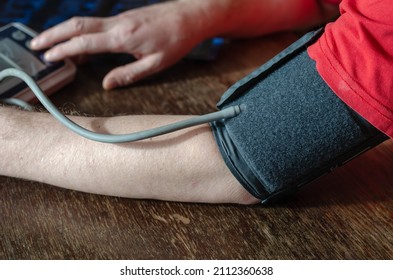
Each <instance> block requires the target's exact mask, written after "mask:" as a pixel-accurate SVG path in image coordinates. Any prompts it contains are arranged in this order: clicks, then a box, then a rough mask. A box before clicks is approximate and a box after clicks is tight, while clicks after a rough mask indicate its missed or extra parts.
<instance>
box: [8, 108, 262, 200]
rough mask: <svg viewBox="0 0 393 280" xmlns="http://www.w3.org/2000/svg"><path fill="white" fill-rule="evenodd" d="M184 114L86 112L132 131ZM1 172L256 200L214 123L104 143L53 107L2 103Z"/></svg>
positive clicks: (111, 190) (129, 192)
mask: <svg viewBox="0 0 393 280" xmlns="http://www.w3.org/2000/svg"><path fill="white" fill-rule="evenodd" d="M181 118H184V117H180V116H160V117H154V116H126V117H116V118H82V117H76V118H75V120H76V122H78V123H80V124H81V125H82V126H85V127H87V128H90V129H93V130H96V131H101V132H106V133H125V132H130V131H136V130H141V129H146V128H150V127H155V126H158V125H162V124H166V123H169V122H173V121H176V120H179V119H181ZM0 124H1V127H2V129H1V132H0V142H1V146H2V149H1V151H0V157H1V159H2V160H1V163H0V173H1V174H2V175H6V176H11V177H19V178H24V179H28V180H34V181H40V182H45V183H48V184H52V185H56V186H60V187H64V188H69V189H75V190H79V191H84V192H91V193H98V194H106V195H114V196H122V197H131V198H148V199H161V200H172V201H173V200H175V201H190V202H194V201H195V202H216V203H217V202H233V203H236V202H237V203H251V202H256V199H254V198H252V197H251V196H250V195H249V194H248V193H246V192H245V191H244V189H243V188H242V187H241V186H239V184H238V183H237V181H236V180H235V179H234V178H233V176H232V175H231V174H230V172H229V171H228V170H227V168H226V166H225V164H224V163H223V161H222V159H221V156H220V154H219V152H218V150H217V148H216V145H215V142H214V139H213V136H212V133H211V131H210V128H209V126H207V125H206V126H200V127H198V128H193V129H188V130H185V131H182V132H177V133H173V134H170V135H167V136H161V137H158V138H155V139H148V140H145V141H142V142H138V143H128V144H118V145H115V144H103V143H97V142H92V141H90V140H86V139H84V138H82V137H80V136H78V135H75V134H74V133H73V132H70V131H68V130H67V129H66V128H64V127H63V126H62V125H60V124H59V123H57V121H56V120H54V119H53V118H52V117H51V116H50V115H48V114H45V113H28V112H23V111H19V110H14V109H9V108H0Z"/></svg>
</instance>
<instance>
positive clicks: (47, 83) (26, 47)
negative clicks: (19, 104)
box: [0, 23, 76, 102]
mask: <svg viewBox="0 0 393 280" xmlns="http://www.w3.org/2000/svg"><path fill="white" fill-rule="evenodd" d="M36 35H37V33H36V32H34V31H33V30H31V29H29V28H28V27H26V26H24V25H22V24H20V23H11V24H8V25H6V26H4V27H1V28H0V71H2V70H4V69H7V68H16V69H19V70H22V71H24V72H26V73H27V74H28V75H30V76H31V77H32V78H33V79H34V80H35V81H36V82H37V83H38V85H39V86H40V88H41V89H42V91H43V92H44V93H45V94H46V95H49V94H51V93H53V92H55V91H56V90H58V89H60V88H61V87H63V86H65V85H66V84H67V83H70V82H71V81H72V80H73V79H74V76H75V72H76V67H75V65H74V64H73V63H72V62H71V61H70V60H64V61H61V62H55V63H52V62H46V61H45V60H44V59H43V53H44V52H43V51H33V50H31V49H30V41H31V39H33V37H35V36H36ZM5 98H18V99H20V100H23V101H26V102H32V101H34V100H36V98H35V95H34V94H33V93H32V91H31V90H30V89H29V88H28V87H27V85H26V84H25V83H24V82H23V81H21V80H20V79H16V78H14V77H9V78H6V79H4V80H2V81H1V82H0V99H5Z"/></svg>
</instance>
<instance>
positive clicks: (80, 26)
mask: <svg viewBox="0 0 393 280" xmlns="http://www.w3.org/2000/svg"><path fill="white" fill-rule="evenodd" d="M70 23H71V26H72V28H73V29H74V30H75V31H76V32H77V33H82V32H83V31H84V30H85V26H86V20H85V19H84V18H82V17H73V18H72V19H71V20H70Z"/></svg>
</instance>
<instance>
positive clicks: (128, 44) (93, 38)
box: [31, 0, 337, 89]
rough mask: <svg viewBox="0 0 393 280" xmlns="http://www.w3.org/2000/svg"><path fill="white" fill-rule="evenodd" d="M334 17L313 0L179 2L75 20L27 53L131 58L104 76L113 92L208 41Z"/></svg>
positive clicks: (57, 28)
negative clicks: (40, 52)
mask: <svg viewBox="0 0 393 280" xmlns="http://www.w3.org/2000/svg"><path fill="white" fill-rule="evenodd" d="M336 13H337V7H335V6H331V5H329V4H321V3H319V2H318V1H315V0H270V1H260V0H242V1H238V0H215V1H211V0H198V1H193V0H178V1H172V2H169V3H163V4H158V5H152V6H148V7H144V8H140V9H136V10H130V11H127V12H124V13H122V14H119V15H116V16H113V17H108V18H81V17H75V18H72V19H70V20H68V21H66V22H64V23H61V24H59V25H57V26H55V27H53V28H51V29H49V30H47V31H45V32H43V33H42V34H40V35H39V36H38V37H37V38H36V39H35V40H33V41H32V43H31V47H32V48H33V49H35V50H39V49H45V48H50V47H51V48H50V50H49V51H47V53H46V56H45V57H46V59H47V60H48V61H57V60H61V59H64V58H66V57H77V56H80V55H88V54H94V53H103V52H113V53H129V54H132V55H133V56H134V57H135V58H137V61H136V62H133V63H130V64H128V65H124V66H122V67H118V68H116V69H113V70H112V71H110V72H109V73H108V74H107V75H106V76H105V78H104V80H103V83H102V84H103V87H104V88H105V89H112V88H115V87H119V86H126V85H130V84H132V83H133V82H135V81H137V80H140V79H142V78H144V77H146V76H149V75H152V74H154V73H156V72H158V71H161V70H163V69H165V68H167V67H169V66H171V65H173V64H174V63H176V62H177V61H179V60H180V59H181V58H182V57H183V56H184V55H186V54H187V53H188V52H189V51H190V50H191V49H192V48H193V47H195V46H196V45H197V44H198V43H199V42H201V41H203V40H205V39H207V38H211V37H214V36H224V37H255V36H260V35H264V34H268V33H272V32H277V31H283V30H291V29H298V28H307V27H309V26H313V25H315V24H319V23H321V22H324V21H326V19H328V18H330V17H332V16H333V15H335V14H336ZM272 15H274V16H272ZM195 19H198V20H195Z"/></svg>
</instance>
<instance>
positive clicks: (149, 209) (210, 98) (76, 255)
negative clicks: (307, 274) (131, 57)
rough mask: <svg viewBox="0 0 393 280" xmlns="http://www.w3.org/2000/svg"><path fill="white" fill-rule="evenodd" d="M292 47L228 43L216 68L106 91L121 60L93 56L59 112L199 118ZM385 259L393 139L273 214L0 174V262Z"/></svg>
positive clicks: (279, 42)
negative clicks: (104, 84) (105, 81)
mask: <svg viewBox="0 0 393 280" xmlns="http://www.w3.org/2000/svg"><path fill="white" fill-rule="evenodd" d="M295 39H296V37H295V36H294V35H291V34H281V35H275V36H271V37H266V38H261V39H255V40H242V41H236V42H231V43H228V44H226V45H225V46H224V48H223V49H222V51H221V53H220V55H219V57H218V59H217V60H216V61H213V62H200V61H199V62H198V61H190V60H184V61H182V62H180V63H179V64H177V65H176V66H174V67H172V68H171V69H168V70H166V71H164V72H162V73H160V74H157V75H155V76H154V77H151V78H149V79H147V80H144V81H143V82H139V83H137V84H135V85H133V86H131V87H128V88H124V89H121V90H114V91H109V92H105V91H103V90H102V88H101V79H102V78H103V75H104V73H105V72H106V71H108V69H110V68H111V67H113V66H114V65H115V64H116V63H119V62H120V58H119V57H114V56H109V57H107V56H101V57H96V58H95V59H94V60H93V61H91V62H89V63H87V64H84V65H82V66H80V67H79V69H78V73H77V77H76V80H75V81H74V82H73V83H72V84H71V85H69V86H67V87H66V88H65V89H63V90H61V91H60V92H58V93H56V94H55V95H54V96H53V100H54V102H55V103H56V105H58V106H59V107H61V108H63V109H64V110H66V111H69V112H72V111H78V112H80V113H82V114H86V115H96V116H111V115H123V114H204V113H207V112H210V111H213V110H215V104H216V102H217V101H218V99H219V98H220V96H221V95H222V94H223V93H224V91H225V90H226V89H227V88H228V87H229V86H230V85H232V84H233V83H234V82H236V81H237V80H238V79H240V78H242V77H243V76H244V75H246V74H247V73H249V72H251V71H252V70H253V69H255V68H256V67H258V66H259V65H260V64H262V63H264V62H265V61H266V60H268V59H269V58H271V57H272V56H273V55H275V54H276V53H278V52H279V51H280V50H282V49H283V48H284V47H286V46H288V45H289V44H290V43H291V42H293V41H294V40H295ZM108 187H110V186H108ZM179 187H181V186H179ZM392 257H393V142H392V141H387V142H385V143H383V144H382V145H380V146H378V147H376V148H374V149H373V150H371V151H369V152H367V153H365V154H363V155H361V156H360V157H358V158H356V159H355V160H353V161H351V162H350V163H348V164H347V165H345V166H344V167H341V168H339V169H337V170H336V171H335V172H333V173H331V174H329V175H327V176H325V177H323V178H321V179H319V180H318V181H315V182H314V183H312V184H310V185H309V186H307V187H305V188H304V189H302V190H301V191H300V192H298V193H297V194H296V195H294V196H293V197H290V198H288V199H285V200H284V201H281V202H280V203H278V204H275V205H271V206H261V205H256V206H237V205H205V204H187V203H173V202H161V201H149V200H133V199H123V198H116V197H106V196H100V195H91V194H85V193H80V192H75V191H69V190H64V189H60V188H56V187H52V186H49V185H45V184H41V183H36V182H29V181H24V180H19V179H13V178H6V177H0V258H1V259H391V258H392Z"/></svg>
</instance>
